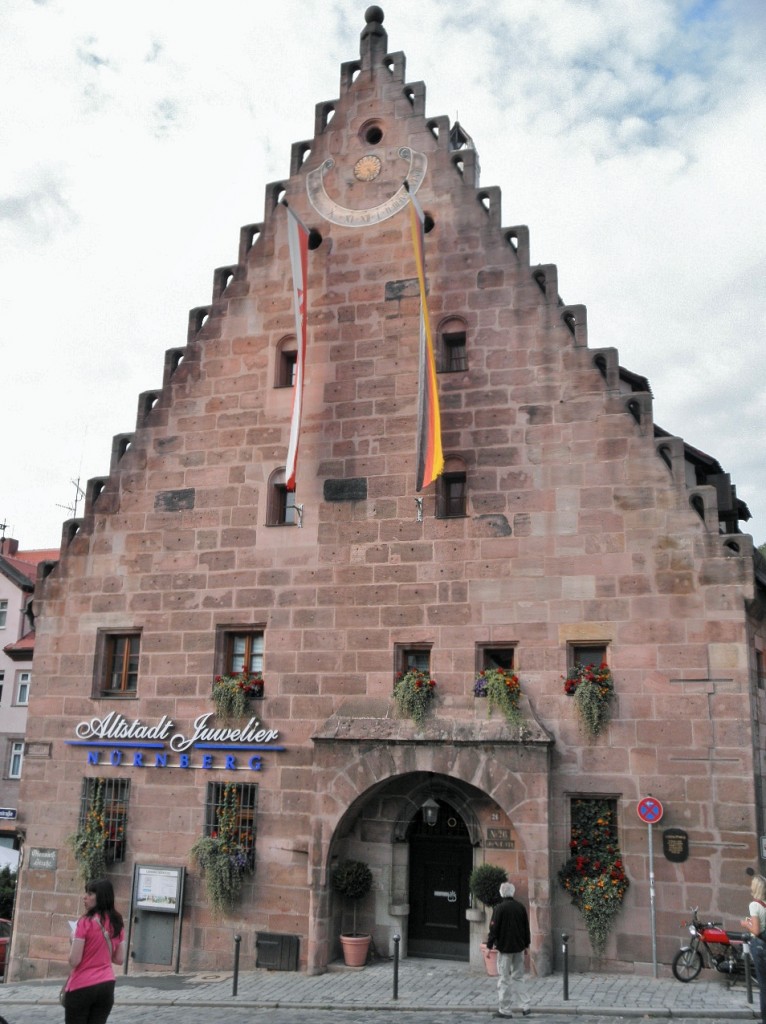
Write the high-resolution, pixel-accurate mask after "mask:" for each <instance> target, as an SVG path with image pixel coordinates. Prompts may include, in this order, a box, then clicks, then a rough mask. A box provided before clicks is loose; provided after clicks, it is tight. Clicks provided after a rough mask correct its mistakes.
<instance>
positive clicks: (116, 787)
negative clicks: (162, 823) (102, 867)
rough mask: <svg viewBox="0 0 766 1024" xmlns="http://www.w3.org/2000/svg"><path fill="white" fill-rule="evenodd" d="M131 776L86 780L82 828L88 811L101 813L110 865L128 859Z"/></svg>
mask: <svg viewBox="0 0 766 1024" xmlns="http://www.w3.org/2000/svg"><path fill="white" fill-rule="evenodd" d="M129 796H130V779H94V778H91V779H83V780H82V797H81V801H80V829H83V828H84V827H85V824H86V820H87V817H88V814H89V813H95V814H100V815H101V817H102V818H103V830H104V832H105V833H106V836H107V838H106V846H105V850H104V852H105V855H106V862H107V864H112V863H119V862H121V861H124V860H125V843H126V840H127V826H128V798H129Z"/></svg>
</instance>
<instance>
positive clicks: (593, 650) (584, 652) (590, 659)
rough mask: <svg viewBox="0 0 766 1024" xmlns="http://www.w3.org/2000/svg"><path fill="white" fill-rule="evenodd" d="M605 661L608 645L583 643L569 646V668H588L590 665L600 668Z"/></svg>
mask: <svg viewBox="0 0 766 1024" xmlns="http://www.w3.org/2000/svg"><path fill="white" fill-rule="evenodd" d="M605 661H606V644H599V643H583V644H570V645H569V651H568V665H567V668H570V669H574V668H577V667H578V666H582V667H583V668H587V666H588V665H593V666H594V667H595V668H598V667H599V665H603V664H604V662H605Z"/></svg>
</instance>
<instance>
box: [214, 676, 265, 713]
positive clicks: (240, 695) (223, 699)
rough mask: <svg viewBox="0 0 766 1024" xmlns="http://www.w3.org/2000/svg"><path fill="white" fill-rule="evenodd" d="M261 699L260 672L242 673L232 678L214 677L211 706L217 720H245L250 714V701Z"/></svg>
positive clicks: (261, 684)
mask: <svg viewBox="0 0 766 1024" xmlns="http://www.w3.org/2000/svg"><path fill="white" fill-rule="evenodd" d="M262 697H263V675H262V674H261V673H260V672H247V671H242V672H238V673H237V674H236V675H232V676H216V677H215V680H214V681H213V704H214V705H215V713H216V715H217V716H218V717H219V718H245V717H246V716H247V715H249V714H250V701H251V700H261V699H262Z"/></svg>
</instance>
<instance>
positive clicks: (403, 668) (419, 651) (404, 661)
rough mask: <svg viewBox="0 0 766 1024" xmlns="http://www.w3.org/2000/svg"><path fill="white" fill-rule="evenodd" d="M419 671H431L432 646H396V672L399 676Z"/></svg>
mask: <svg viewBox="0 0 766 1024" xmlns="http://www.w3.org/2000/svg"><path fill="white" fill-rule="evenodd" d="M410 669H417V671H418V672H430V671H431V644H396V646H395V648H394V672H395V674H396V675H397V676H398V675H399V674H400V673H401V674H402V675H403V674H404V673H405V672H409V671H410Z"/></svg>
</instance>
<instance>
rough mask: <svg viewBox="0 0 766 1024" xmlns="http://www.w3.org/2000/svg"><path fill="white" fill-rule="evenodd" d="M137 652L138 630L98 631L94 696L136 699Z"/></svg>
mask: <svg viewBox="0 0 766 1024" xmlns="http://www.w3.org/2000/svg"><path fill="white" fill-rule="evenodd" d="M140 648H141V631H140V630H130V631H128V630H125V631H119V632H117V631H115V632H112V631H111V630H99V631H98V638H97V643H96V667H95V690H94V692H95V695H96V696H100V697H136V696H137V694H138V661H139V653H140Z"/></svg>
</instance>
